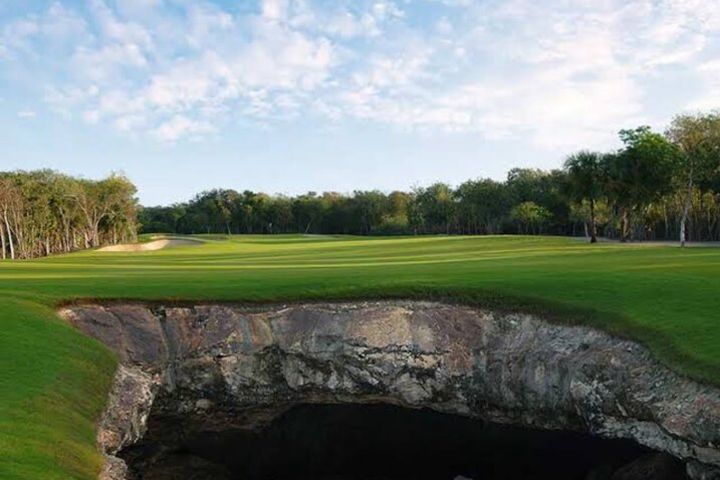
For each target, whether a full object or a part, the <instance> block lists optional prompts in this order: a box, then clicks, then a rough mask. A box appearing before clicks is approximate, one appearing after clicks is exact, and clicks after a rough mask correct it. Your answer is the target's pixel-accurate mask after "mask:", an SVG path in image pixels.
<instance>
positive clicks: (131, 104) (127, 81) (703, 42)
mask: <svg viewBox="0 0 720 480" xmlns="http://www.w3.org/2000/svg"><path fill="white" fill-rule="evenodd" d="M88 2H89V3H88V7H87V8H86V9H80V8H73V7H71V6H70V3H69V2H68V3H65V2H60V1H58V2H56V3H53V4H52V5H51V6H50V7H49V8H48V9H47V10H46V12H44V13H41V14H36V15H27V16H25V17H21V18H17V19H14V20H12V21H10V22H8V23H6V24H5V25H1V26H0V59H2V61H3V65H4V66H7V65H9V66H12V65H23V66H26V67H27V70H28V71H30V70H33V71H38V72H40V75H38V78H37V79H36V78H33V80H34V81H37V82H38V83H40V82H41V81H45V82H46V83H45V85H44V88H43V92H42V94H43V95H44V98H45V100H46V101H47V102H48V104H50V106H51V107H52V110H53V111H56V112H59V113H61V114H62V115H65V116H67V117H72V118H78V119H81V120H83V121H85V122H88V123H96V124H102V125H108V126H111V127H112V128H115V129H117V130H118V131H120V132H123V133H126V134H129V135H149V136H151V137H153V138H156V139H159V140H161V141H163V142H171V143H172V142H175V141H179V140H181V139H182V138H198V137H204V136H207V135H208V134H209V133H212V132H215V131H221V130H222V129H223V128H224V125H226V124H229V123H233V124H237V123H252V122H256V123H257V124H262V125H270V126H271V125H273V124H275V123H276V122H288V121H293V119H296V118H307V117H308V116H313V118H315V119H318V118H325V119H326V121H328V122H338V121H342V120H343V119H346V118H351V119H361V120H364V121H368V122H373V123H379V124H387V125H392V126H394V127H397V128H401V129H428V130H440V131H450V132H455V131H463V132H477V134H478V135H481V136H483V137H485V138H504V137H522V138H525V139H530V141H532V142H533V143H534V144H536V145H540V146H543V147H547V148H553V149H557V148H565V147H566V146H569V145H573V146H576V145H578V144H583V145H586V146H602V145H605V144H607V143H608V142H610V139H611V138H612V137H613V136H614V132H615V131H616V130H617V129H618V128H620V127H623V126H628V125H632V124H633V123H645V122H653V121H656V120H657V118H655V117H654V116H651V115H650V114H648V113H647V112H648V111H649V110H651V109H649V108H648V106H652V105H653V104H654V102H653V99H652V98H649V94H650V93H649V92H651V91H654V92H657V91H672V94H673V95H677V96H678V98H681V97H680V96H683V95H684V97H682V98H681V99H680V100H678V102H679V103H683V102H684V104H687V105H688V106H689V107H690V108H700V107H703V108H705V107H710V106H717V105H720V97H718V94H717V93H715V92H718V91H720V82H719V81H718V80H716V79H717V78H720V75H719V71H718V70H719V69H718V68H717V67H716V66H715V62H714V61H713V60H712V59H713V58H716V57H717V53H718V52H719V51H720V44H718V37H717V31H719V30H720V9H717V8H713V5H712V3H713V2H707V1H703V0H634V1H630V2H627V1H625V0H605V1H603V2H592V1H582V2H564V1H548V2H537V1H534V0H488V1H486V2H472V1H470V0H434V2H433V3H434V5H433V6H432V9H433V10H432V12H433V15H427V12H425V11H423V10H422V9H423V8H426V7H427V2H407V1H403V2H392V1H389V0H358V1H357V2H319V1H316V0H293V1H289V0H258V3H257V4H255V5H254V7H253V8H242V9H241V8H235V7H232V8H230V7H227V6H224V7H223V6H220V4H218V3H214V2H210V1H198V2H187V1H172V2H170V1H169V0H114V1H112V2H111V1H108V0H88ZM461 9H462V10H461ZM438 10H439V11H440V12H441V14H440V15H435V12H436V11H438ZM46 50H48V51H49V50H52V54H50V53H48V52H46ZM59 51H62V52H64V56H59V55H58V52H59ZM32 62H35V63H32ZM30 67H32V68H30ZM669 71H670V72H675V73H676V74H679V73H678V72H680V73H682V74H683V75H688V76H692V77H693V79H694V80H695V81H696V82H697V85H698V88H697V89H695V90H694V91H689V92H681V91H676V90H677V89H674V88H673V87H672V86H671V85H668V84H667V83H668V82H670V80H666V79H665V78H666V74H667V72H669ZM649 85H652V88H650V87H649ZM653 115H657V113H654V114H653ZM148 132H149V133H148Z"/></svg>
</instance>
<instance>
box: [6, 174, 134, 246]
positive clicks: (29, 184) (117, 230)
mask: <svg viewBox="0 0 720 480" xmlns="http://www.w3.org/2000/svg"><path fill="white" fill-rule="evenodd" d="M135 193H136V189H135V186H134V185H133V184H132V183H131V182H130V181H129V180H128V179H127V178H125V177H123V176H122V175H117V174H113V175H110V176H109V177H107V178H105V179H102V180H87V179H82V178H74V177H71V176H68V175H64V174H61V173H58V172H54V171H51V170H38V171H31V172H26V171H14V172H0V251H2V258H3V259H6V258H11V259H27V258H34V257H39V256H44V255H50V254H53V253H66V252H71V251H73V250H78V249H83V248H92V247H98V246H101V245H108V244H116V243H123V242H129V241H134V240H135V239H136V238H137V230H138V222H137V211H138V204H137V200H136V198H135Z"/></svg>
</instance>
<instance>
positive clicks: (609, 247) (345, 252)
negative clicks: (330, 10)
mask: <svg viewBox="0 0 720 480" xmlns="http://www.w3.org/2000/svg"><path fill="white" fill-rule="evenodd" d="M205 239H206V240H207V242H206V243H205V244H203V245H200V246H187V247H178V248H171V249H167V250H161V251H156V252H143V253H128V254H124V253H98V252H93V251H88V252H81V253H75V254H71V255H62V256H56V257H52V258H45V259H40V260H33V261H25V262H9V261H8V262H0V478H3V479H15V478H32V479H36V478H43V479H55V478H58V479H59V478H84V479H89V478H93V477H94V475H95V473H96V471H97V469H98V467H99V465H100V458H99V455H98V454H97V452H96V450H95V446H94V422H95V421H96V419H97V416H98V414H99V412H100V410H101V408H102V406H103V402H104V398H105V394H106V391H107V388H108V385H109V381H110V378H111V375H112V372H113V370H114V367H115V360H114V359H113V357H112V356H111V355H110V353H109V352H108V351H107V350H106V349H105V348H104V347H102V346H100V345H99V344H97V343H96V342H94V341H92V340H90V339H88V338H85V337H83V336H82V335H80V334H79V333H77V332H75V331H74V330H72V329H71V328H69V327H68V326H67V325H65V324H64V323H63V322H62V321H61V320H59V319H58V318H57V317H56V315H55V313H54V309H55V308H57V306H58V305H59V304H62V303H65V302H71V301H76V300H81V299H115V298H122V299H141V300H142V299H145V300H165V301H167V300H177V301H181V300H184V301H192V300H215V301H234V302H280V301H293V300H308V299H310V300H313V299H353V298H368V297H370V298H390V297H414V298H431V299H440V300H448V301H460V302H466V303H471V304H477V305H484V306H491V307H493V308H499V309H505V310H524V311H530V312H535V313H539V314H542V315H544V316H547V317H548V318H551V319H553V320H555V321H563V322H577V323H584V324H589V325H593V326H596V327H600V328H603V329H606V330H608V331H611V332H613V333H615V334H619V335H623V336H626V337H630V338H634V339H637V340H639V341H641V342H642V343H644V344H645V345H647V346H648V347H649V348H650V349H651V350H652V351H653V352H654V354H655V355H656V356H657V358H659V359H660V360H661V361H663V362H665V363H666V364H668V365H670V366H671V367H672V368H674V369H675V370H677V371H680V372H683V373H685V374H687V375H689V376H691V377H693V378H695V379H698V380H702V381H706V382H710V383H713V384H716V385H720V328H719V327H720V295H719V294H718V292H720V249H714V248H697V249H684V250H681V249H679V248H671V247H660V246H652V247H651V246H639V245H617V244H600V245H594V246H590V245H587V244H585V243H582V242H580V241H577V240H572V239H564V238H547V237H545V238H539V237H404V238H359V237H342V236H337V237H317V236H300V235H293V236H276V237H260V236H241V237H233V238H232V239H229V240H228V239H225V237H223V236H209V237H205Z"/></svg>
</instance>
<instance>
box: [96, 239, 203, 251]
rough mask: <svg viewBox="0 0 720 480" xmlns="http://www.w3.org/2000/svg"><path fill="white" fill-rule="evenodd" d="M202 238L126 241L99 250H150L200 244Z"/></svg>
mask: <svg viewBox="0 0 720 480" xmlns="http://www.w3.org/2000/svg"><path fill="white" fill-rule="evenodd" d="M201 243H203V242H202V240H197V239H194V238H162V239H159V240H153V241H151V242H146V243H126V244H122V245H109V246H107V247H102V248H99V249H98V250H97V251H98V252H150V251H153V250H161V249H163V248H167V247H180V246H186V245H199V244H201Z"/></svg>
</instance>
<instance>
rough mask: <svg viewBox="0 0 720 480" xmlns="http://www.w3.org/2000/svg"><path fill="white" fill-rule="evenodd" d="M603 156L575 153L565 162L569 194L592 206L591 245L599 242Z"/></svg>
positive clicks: (583, 152) (595, 153)
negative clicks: (598, 203) (597, 205)
mask: <svg viewBox="0 0 720 480" xmlns="http://www.w3.org/2000/svg"><path fill="white" fill-rule="evenodd" d="M601 160H602V154H600V153H597V152H589V151H587V150H583V151H580V152H578V153H575V154H573V155H571V156H569V157H568V158H567V160H565V170H566V171H567V173H568V193H569V195H570V197H571V198H572V199H573V200H574V201H577V202H579V203H580V202H582V201H583V200H587V201H588V203H589V204H590V243H596V242H597V221H596V219H595V202H596V201H597V199H598V198H599V197H600V196H601V195H602V175H601Z"/></svg>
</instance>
